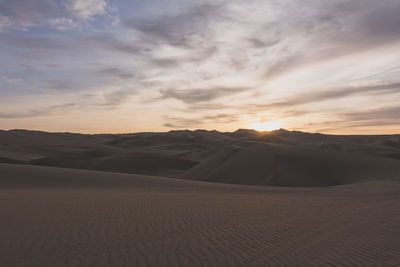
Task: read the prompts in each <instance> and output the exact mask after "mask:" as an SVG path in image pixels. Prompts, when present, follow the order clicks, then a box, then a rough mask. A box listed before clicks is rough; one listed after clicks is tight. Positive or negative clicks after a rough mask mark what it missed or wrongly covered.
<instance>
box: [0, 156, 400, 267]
mask: <svg viewBox="0 0 400 267" xmlns="http://www.w3.org/2000/svg"><path fill="white" fill-rule="evenodd" d="M0 174H1V175H0V188H1V189H0V211H1V214H0V216H1V217H0V236H1V238H0V266H399V265H400V228H399V227H398V226H399V224H400V212H399V211H400V183H398V182H371V183H362V184H353V185H345V186H336V187H326V188H279V187H262V186H239V185H228V184H211V183H203V182H196V181H183V180H175V179H167V178H156V177H149V176H147V177H146V176H137V175H130V174H113V173H102V172H94V171H84V170H71V169H61V168H49V167H37V166H25V165H11V164H10V165H9V164H0Z"/></svg>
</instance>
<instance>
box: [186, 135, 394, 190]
mask: <svg viewBox="0 0 400 267" xmlns="http://www.w3.org/2000/svg"><path fill="white" fill-rule="evenodd" d="M181 177H182V178H187V179H198V180H205V181H213V182H225V183H237V184H260V185H278V186H332V185H340V184H350V183H356V182H364V181H371V180H399V179H400V162H399V161H397V160H391V159H387V158H383V157H376V156H370V155H360V154H358V153H352V152H342V151H332V150H326V149H317V148H312V147H305V146H291V145H282V144H279V145H277V144H265V143H259V142H249V141H247V142H241V143H236V144H234V145H230V146H226V147H225V148H224V149H221V150H220V151H219V152H218V153H216V154H215V155H213V156H211V157H209V158H208V159H206V160H205V161H203V162H201V163H200V164H198V165H196V166H195V167H193V168H192V169H190V170H188V171H187V172H185V173H184V174H182V176H181Z"/></svg>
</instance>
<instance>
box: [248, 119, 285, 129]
mask: <svg viewBox="0 0 400 267" xmlns="http://www.w3.org/2000/svg"><path fill="white" fill-rule="evenodd" d="M280 127H281V123H280V122H279V121H266V122H258V123H254V124H252V125H250V128H251V129H254V130H257V131H273V130H277V129H279V128H280Z"/></svg>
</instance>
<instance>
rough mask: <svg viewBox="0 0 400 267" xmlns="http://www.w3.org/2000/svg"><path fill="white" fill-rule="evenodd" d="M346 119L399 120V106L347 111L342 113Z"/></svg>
mask: <svg viewBox="0 0 400 267" xmlns="http://www.w3.org/2000/svg"><path fill="white" fill-rule="evenodd" d="M343 115H344V116H345V117H346V119H349V120H352V121H375V122H376V121H379V120H389V121H392V123H393V121H394V120H400V106H394V107H385V108H379V109H372V110H368V111H358V112H348V113H344V114H343Z"/></svg>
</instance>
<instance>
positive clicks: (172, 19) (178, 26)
mask: <svg viewBox="0 0 400 267" xmlns="http://www.w3.org/2000/svg"><path fill="white" fill-rule="evenodd" d="M222 9H223V5H222V4H214V5H210V4H201V5H195V6H192V7H191V8H189V9H188V10H186V11H185V12H181V13H179V14H176V15H174V16H162V17H158V18H154V19H152V20H137V19H125V20H123V22H124V24H125V25H127V26H128V27H130V28H131V29H134V30H136V31H138V32H140V33H142V34H143V37H144V38H146V40H147V41H148V42H153V43H168V44H171V45H174V46H191V45H192V44H191V41H192V39H191V38H192V37H193V35H195V34H198V33H200V32H204V28H206V27H207V26H208V25H209V23H211V21H212V20H215V18H216V17H217V16H219V15H220V14H221V11H222Z"/></svg>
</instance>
